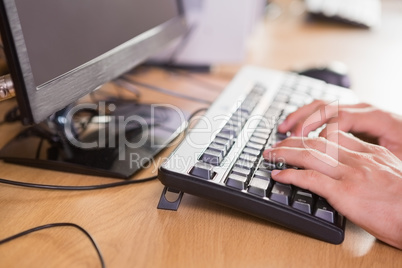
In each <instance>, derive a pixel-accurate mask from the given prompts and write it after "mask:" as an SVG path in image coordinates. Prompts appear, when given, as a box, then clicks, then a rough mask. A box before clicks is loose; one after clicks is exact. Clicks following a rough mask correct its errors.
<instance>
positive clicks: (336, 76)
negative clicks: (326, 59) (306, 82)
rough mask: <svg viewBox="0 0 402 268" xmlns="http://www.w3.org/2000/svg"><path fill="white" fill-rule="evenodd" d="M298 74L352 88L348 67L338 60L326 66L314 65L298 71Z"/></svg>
mask: <svg viewBox="0 0 402 268" xmlns="http://www.w3.org/2000/svg"><path fill="white" fill-rule="evenodd" d="M298 74H301V75H305V76H308V77H312V78H315V79H320V80H322V81H325V82H327V83H328V84H333V85H337V86H341V87H345V88H350V78H349V75H348V74H347V68H346V66H345V65H344V64H342V63H339V62H336V63H332V64H329V65H327V66H324V67H313V68H309V69H305V70H302V71H298Z"/></svg>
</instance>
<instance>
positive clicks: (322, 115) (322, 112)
mask: <svg viewBox="0 0 402 268" xmlns="http://www.w3.org/2000/svg"><path fill="white" fill-rule="evenodd" d="M339 109H340V108H339V105H337V104H333V103H332V104H326V105H322V106H320V107H319V108H318V109H317V110H316V111H315V112H313V113H311V114H310V115H309V116H308V117H306V118H304V120H299V121H298V122H297V123H296V125H295V126H294V127H293V128H292V130H291V132H292V134H293V135H295V136H307V135H308V134H309V133H310V132H311V131H313V130H316V129H318V128H319V127H321V126H323V125H324V124H326V123H327V122H328V121H329V120H331V119H333V118H336V117H337V116H338V111H339Z"/></svg>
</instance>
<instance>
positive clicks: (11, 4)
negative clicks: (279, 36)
mask: <svg viewBox="0 0 402 268" xmlns="http://www.w3.org/2000/svg"><path fill="white" fill-rule="evenodd" d="M177 3H178V8H179V15H178V16H177V17H175V18H172V19H171V20H169V21H167V22H165V23H163V24H161V25H158V26H156V27H154V28H152V29H150V30H148V31H147V32H144V33H142V34H140V35H138V36H136V37H134V38H132V39H131V40H129V41H128V42H126V43H124V44H121V45H120V46H118V47H116V48H114V49H112V50H110V51H109V52H106V53H104V54H103V55H101V56H99V57H97V58H95V59H93V60H92V61H89V62H87V63H85V64H83V65H81V66H78V67H77V68H75V69H73V70H70V71H69V72H67V73H65V74H63V75H61V76H58V77H56V78H54V79H52V80H51V81H48V82H46V83H45V84H43V85H40V86H39V87H37V86H36V85H35V83H34V80H33V75H32V71H31V66H30V64H29V58H28V55H27V52H26V46H25V42H24V39H23V35H22V30H21V25H20V23H19V18H18V13H17V10H16V6H15V1H14V0H3V1H0V19H1V25H0V31H1V36H2V40H3V45H4V49H5V54H6V58H7V62H8V67H9V70H10V74H11V77H12V79H13V83H14V89H15V92H16V98H17V102H18V105H19V108H20V113H21V118H22V122H23V124H33V123H39V122H41V121H43V120H45V119H46V118H47V117H48V116H50V115H51V114H53V113H55V112H56V111H58V110H60V109H62V108H64V107H65V106H67V105H69V104H70V103H73V102H74V101H76V100H78V99H79V98H81V97H83V96H85V95H87V94H88V93H90V92H92V91H93V90H95V89H96V88H98V87H99V86H101V85H102V84H104V83H106V82H108V81H110V80H112V79H114V78H116V77H118V76H120V75H121V74H122V73H125V72H127V71H129V70H130V69H132V68H134V67H135V66H137V65H138V64H140V63H141V62H143V61H144V60H146V59H147V58H148V57H149V56H151V55H153V54H154V53H156V52H157V51H159V50H160V49H161V48H162V47H163V46H165V45H166V43H168V42H170V41H173V40H175V39H176V38H178V37H180V36H182V35H183V34H184V33H185V32H186V30H187V25H186V21H185V18H184V14H183V8H182V3H181V1H180V0H177ZM162 45H163V46H162ZM133 59H135V60H133ZM93 76H96V78H97V79H88V77H93Z"/></svg>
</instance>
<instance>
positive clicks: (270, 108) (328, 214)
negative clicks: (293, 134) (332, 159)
mask: <svg viewBox="0 0 402 268" xmlns="http://www.w3.org/2000/svg"><path fill="white" fill-rule="evenodd" d="M313 99H326V100H328V101H331V100H332V101H340V102H341V103H355V102H356V101H357V99H356V97H355V95H354V94H353V93H352V91H351V90H349V89H344V88H340V87H337V86H334V85H330V84H326V83H325V82H322V81H320V80H315V79H312V78H308V77H304V76H300V75H297V74H293V73H285V72H277V71H272V70H268V69H264V68H257V67H251V66H248V67H244V68H243V69H242V70H241V71H240V72H239V73H238V74H237V75H236V77H235V78H234V79H233V80H232V82H231V83H230V84H229V86H228V87H227V88H226V89H225V90H224V91H223V92H222V94H221V95H220V96H219V98H218V99H217V100H216V101H215V102H214V104H213V105H212V106H211V107H210V108H209V110H208V111H207V113H206V114H205V115H204V116H203V117H202V118H201V119H200V120H199V121H198V123H197V125H196V126H195V127H194V128H192V129H191V130H190V131H189V133H188V134H187V135H186V137H185V139H184V140H183V142H182V143H181V144H180V145H179V146H178V147H177V149H176V150H175V151H174V152H173V153H172V154H171V155H170V157H169V158H168V159H167V161H165V163H164V164H163V165H162V166H161V168H160V170H159V179H160V181H161V182H162V183H163V184H164V185H165V186H167V187H169V188H170V189H174V190H176V191H182V192H184V193H189V194H193V195H196V196H200V197H203V198H207V199H209V200H212V201H215V202H218V203H220V204H223V205H226V206H229V207H231V208H234V209H237V210H240V211H243V212H245V213H248V214H251V215H255V216H257V217H260V218H263V219H266V220H269V221H271V222H274V223H277V224H280V225H282V226H285V227H287V228H290V229H292V230H295V231H297V232H300V233H302V234H305V235H307V236H311V237H314V238H317V239H320V240H323V241H327V242H330V243H333V244H339V243H342V241H343V239H344V229H345V219H344V217H343V216H342V215H341V214H340V213H338V212H337V211H335V210H334V209H333V208H332V207H331V206H330V205H329V204H328V203H327V201H326V200H325V199H323V198H321V197H319V196H317V195H316V194H314V193H311V192H309V191H306V190H304V189H300V188H297V187H295V186H293V185H287V184H282V183H279V182H275V181H274V180H273V179H272V178H271V171H272V170H273V169H286V168H297V167H293V166H288V165H286V164H285V163H283V162H277V163H270V162H267V161H265V160H264V159H263V158H262V152H263V151H264V150H265V149H266V148H269V147H270V146H272V144H274V143H276V142H277V141H280V140H283V139H285V138H286V137H287V136H288V135H287V134H283V133H279V132H277V130H276V127H277V125H278V124H279V123H280V122H281V121H282V120H284V119H285V118H286V116H287V115H288V114H290V113H291V112H293V111H295V110H296V109H298V108H299V107H301V106H303V105H305V104H308V103H309V102H311V101H313ZM317 131H318V130H317ZM310 135H312V136H314V135H318V134H317V132H315V133H314V132H313V133H310Z"/></svg>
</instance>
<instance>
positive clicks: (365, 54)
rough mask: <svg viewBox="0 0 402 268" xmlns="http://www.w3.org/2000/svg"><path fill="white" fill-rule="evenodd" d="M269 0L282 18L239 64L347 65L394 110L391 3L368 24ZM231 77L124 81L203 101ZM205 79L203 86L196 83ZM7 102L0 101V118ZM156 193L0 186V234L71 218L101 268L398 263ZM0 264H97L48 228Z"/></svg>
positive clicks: (67, 235)
mask: <svg viewBox="0 0 402 268" xmlns="http://www.w3.org/2000/svg"><path fill="white" fill-rule="evenodd" d="M296 2H297V1H296ZM296 2H295V3H296ZM277 3H278V5H279V6H280V7H281V8H282V14H281V15H280V16H279V17H277V18H276V19H272V18H267V19H266V21H265V23H264V24H263V25H261V27H259V29H258V31H257V33H256V34H255V35H254V36H253V38H252V41H251V43H250V55H249V58H248V59H247V61H246V63H251V64H256V65H261V66H266V67H270V68H277V69H283V70H285V69H289V68H295V67H304V66H306V67H307V66H310V65H311V64H315V63H317V62H318V63H320V62H326V61H329V60H341V61H343V62H345V63H346V64H347V65H348V66H349V67H350V71H351V76H352V81H353V84H354V88H355V89H356V91H357V92H358V94H359V95H360V96H361V97H362V99H364V100H367V101H379V102H380V103H381V105H385V106H386V107H387V108H390V109H393V110H398V109H401V108H400V106H399V102H397V98H396V97H395V96H396V95H395V94H396V92H399V91H397V90H401V86H400V85H402V76H401V75H399V74H398V72H399V69H398V68H397V67H398V66H399V63H400V62H402V51H401V48H402V35H400V31H401V30H402V6H401V4H400V3H398V1H397V0H394V1H383V3H384V15H385V16H384V20H383V25H382V27H381V28H379V29H374V30H371V31H367V30H359V29H353V28H347V27H340V26H337V25H332V24H312V23H308V22H305V21H304V19H303V18H304V16H303V15H302V14H299V13H298V12H296V11H295V10H296V9H295V6H294V5H295V4H293V5H290V1H280V2H279V1H278V2H277ZM292 10H293V11H292ZM295 12H296V14H295ZM380 52H381V56H380ZM234 69H235V70H236V68H234ZM232 75H233V72H223V71H221V72H219V73H216V74H211V75H197V76H196V78H191V77H185V76H181V75H177V74H169V73H167V72H164V71H161V70H148V69H145V70H141V71H139V72H138V73H137V74H136V75H135V77H136V79H138V80H141V81H147V82H149V83H152V84H155V85H163V86H164V87H167V88H171V89H174V90H177V91H180V92H185V93H188V94H192V95H197V96H199V97H200V98H201V97H202V98H204V99H209V100H213V99H215V97H216V96H217V95H218V94H219V90H217V89H216V86H218V87H223V86H224V85H225V84H226V83H227V82H228V81H229V80H230V79H231V77H232ZM205 81H207V82H208V83H210V84H213V85H214V86H212V85H209V86H206V85H202V84H203V83H204V82H205ZM384 93H385V94H384ZM144 94H145V91H144ZM391 95H393V96H392V97H390V96H391ZM144 98H145V101H147V100H154V101H155V100H159V101H163V102H166V103H171V104H174V105H177V106H179V107H181V108H183V109H186V110H188V111H194V110H195V109H197V108H200V107H203V105H202V104H199V103H195V102H189V101H183V100H179V99H176V98H173V97H166V96H164V95H161V94H157V93H149V92H148V91H147V92H146V95H144ZM399 99H400V98H399ZM387 104H388V105H387ZM11 105H12V103H11V102H6V103H1V104H0V109H1V113H4V112H5V111H7V106H11ZM20 128H21V127H20V126H19V125H18V124H11V125H3V126H1V133H0V137H1V140H0V146H2V145H3V144H4V143H5V142H6V141H7V139H8V138H9V136H10V135H12V134H13V133H16V132H17V131H18V130H19V129H20ZM171 150H172V148H170V149H168V150H167V151H165V152H164V153H163V154H162V155H161V157H165V156H167V155H168V153H169V152H170V151H171ZM157 160H159V158H158V159H157ZM157 166H158V163H157V162H156V163H155V165H152V166H151V168H150V169H148V170H144V171H143V172H141V173H140V174H138V176H136V177H138V178H141V177H146V176H149V175H150V174H151V173H153V172H155V170H156V167H157ZM0 170H1V172H0V177H2V178H6V179H11V180H17V181H26V182H34V183H47V184H58V185H93V184H101V183H109V182H113V181H115V180H113V179H107V178H99V177H93V176H83V175H76V174H68V173H62V172H55V171H49V170H41V169H35V168H28V167H21V166H16V165H12V164H7V163H3V162H0ZM162 188H163V186H162V185H161V184H160V182H159V181H151V182H146V183H143V184H138V185H131V186H126V187H119V188H112V189H105V190H96V191H89V192H61V191H50V190H35V189H24V188H20V187H14V186H8V185H0V224H1V228H0V239H2V238H4V237H8V236H10V235H12V234H15V233H18V232H20V231H22V230H25V229H28V228H32V227H35V226H38V225H42V224H47V223H52V222H72V223H76V224H79V225H80V226H82V227H84V228H85V229H86V230H87V231H88V232H89V233H90V234H91V235H92V236H93V237H94V239H95V240H96V242H97V244H98V245H99V247H100V250H101V251H102V254H103V256H104V258H105V262H106V266H107V267H119V268H120V267H205V266H213V267H266V266H272V267H285V266H286V267H300V266H302V267H304V266H306V267H319V266H324V267H326V266H330V267H359V266H361V267H367V266H368V267H400V264H401V263H402V254H401V251H399V250H397V249H395V248H392V247H390V246H388V245H386V244H383V243H381V242H379V241H377V240H376V239H375V238H374V237H373V236H371V235H370V234H368V233H366V232H365V231H363V230H362V229H360V228H359V227H357V226H355V225H353V224H351V223H350V222H348V224H347V227H346V238H345V241H344V242H343V244H341V245H337V246H336V245H331V244H327V243H324V242H321V241H317V240H314V239H311V238H308V237H306V236H303V235H300V234H297V233H294V232H292V231H289V230H286V229H283V228H281V227H279V226H277V225H274V224H271V223H269V222H265V221H263V220H260V219H257V218H254V217H250V216H248V215H245V214H242V213H239V212H237V211H233V210H231V209H228V208H225V207H222V206H219V205H216V204H213V203H211V202H209V201H206V200H202V199H199V198H197V197H193V196H189V195H184V198H183V201H182V203H181V206H180V208H179V210H178V211H177V212H171V211H162V210H157V209H156V206H157V204H158V201H159V197H160V194H161V191H162ZM379 220H380V219H379ZM0 267H99V260H98V258H97V255H96V253H95V251H94V249H93V247H92V246H91V244H90V242H89V240H88V239H87V238H86V237H85V236H84V235H83V234H82V233H80V232H79V231H77V230H75V229H73V228H68V227H60V228H54V229H49V230H45V231H41V232H38V233H34V234H31V235H29V236H25V237H23V238H19V239H17V240H15V241H13V242H10V243H8V244H5V245H2V246H0Z"/></svg>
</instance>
